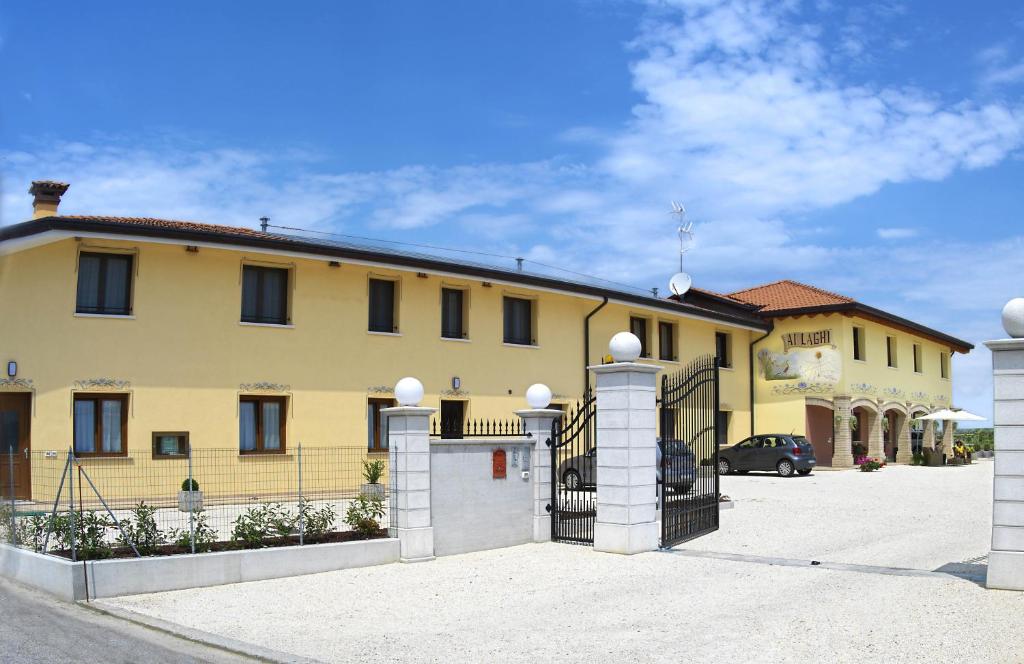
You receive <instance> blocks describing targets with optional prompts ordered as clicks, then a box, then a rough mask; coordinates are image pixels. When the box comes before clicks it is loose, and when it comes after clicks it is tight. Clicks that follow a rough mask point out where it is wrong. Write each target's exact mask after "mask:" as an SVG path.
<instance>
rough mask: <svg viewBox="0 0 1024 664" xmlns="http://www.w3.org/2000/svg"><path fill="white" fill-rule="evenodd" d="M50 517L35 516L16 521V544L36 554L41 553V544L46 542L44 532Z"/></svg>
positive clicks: (47, 527)
mask: <svg viewBox="0 0 1024 664" xmlns="http://www.w3.org/2000/svg"><path fill="white" fill-rule="evenodd" d="M49 525H50V517H49V516H43V515H41V514H36V515H33V516H30V517H26V518H23V519H18V525H17V528H18V530H17V539H18V544H20V545H21V546H25V547H28V548H30V549H32V550H33V551H35V552H36V553H42V552H43V544H44V543H45V542H46V532H47V530H48V529H49Z"/></svg>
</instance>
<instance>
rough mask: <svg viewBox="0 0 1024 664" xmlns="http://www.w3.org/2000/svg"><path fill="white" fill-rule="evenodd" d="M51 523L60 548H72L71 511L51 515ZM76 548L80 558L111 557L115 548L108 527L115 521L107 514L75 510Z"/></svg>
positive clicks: (111, 526)
mask: <svg viewBox="0 0 1024 664" xmlns="http://www.w3.org/2000/svg"><path fill="white" fill-rule="evenodd" d="M49 521H50V525H51V528H52V531H53V534H54V539H55V541H56V544H57V548H58V549H64V550H68V551H70V550H71V531H72V529H71V513H69V512H65V513H63V514H58V515H56V516H51V517H50V519H49ZM74 521H75V527H74V539H75V549H76V552H77V555H78V558H79V559H80V560H83V559H84V560H96V559H98V558H109V557H110V556H112V555H113V554H114V550H113V549H112V548H111V547H110V543H109V542H108V541H107V529H108V528H113V527H114V522H113V521H111V520H110V519H108V518H107V515H106V514H97V513H96V512H93V511H92V510H90V511H88V512H78V511H76V512H74Z"/></svg>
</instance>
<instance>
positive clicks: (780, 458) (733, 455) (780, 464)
mask: <svg viewBox="0 0 1024 664" xmlns="http://www.w3.org/2000/svg"><path fill="white" fill-rule="evenodd" d="M815 463H817V462H816V461H815V459H814V448H813V447H811V441H809V440H807V439H806V438H804V437H803V436H793V435H790V434H782V433H769V434H763V435H760V436H751V437H750V438H747V439H746V440H744V441H743V442H740V443H737V444H735V445H733V446H732V447H727V448H725V449H722V450H720V451H719V452H718V474H719V475H728V474H729V473H745V472H747V471H750V470H769V471H775V472H777V473H778V474H779V475H781V476H782V477H791V476H792V475H793V473H799V474H800V475H808V474H810V472H811V471H812V470H814V465H815Z"/></svg>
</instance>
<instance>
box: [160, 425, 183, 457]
mask: <svg viewBox="0 0 1024 664" xmlns="http://www.w3.org/2000/svg"><path fill="white" fill-rule="evenodd" d="M187 456H188V432H187V431H154V432H153V458H154V459H177V458H181V457H187Z"/></svg>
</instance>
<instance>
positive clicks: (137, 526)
mask: <svg viewBox="0 0 1024 664" xmlns="http://www.w3.org/2000/svg"><path fill="white" fill-rule="evenodd" d="M121 531H123V532H121ZM121 531H119V532H118V533H117V543H118V544H120V545H122V546H132V545H134V546H135V548H136V550H138V552H139V554H141V555H143V556H152V555H153V554H155V553H156V550H157V547H158V546H160V545H161V544H166V543H167V537H166V536H164V534H163V533H162V532H161V531H160V528H159V527H158V526H157V525H156V508H155V507H150V506H149V505H147V504H146V503H145V502H144V501H139V504H138V505H136V506H135V507H133V508H132V510H131V515H130V516H127V517H125V518H123V519H121Z"/></svg>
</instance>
